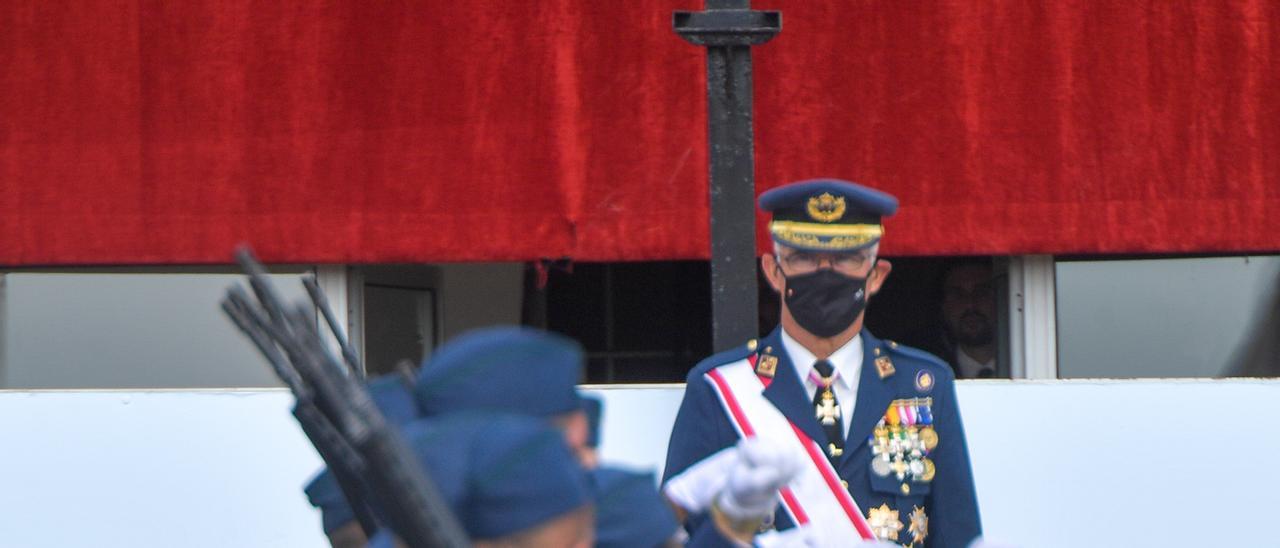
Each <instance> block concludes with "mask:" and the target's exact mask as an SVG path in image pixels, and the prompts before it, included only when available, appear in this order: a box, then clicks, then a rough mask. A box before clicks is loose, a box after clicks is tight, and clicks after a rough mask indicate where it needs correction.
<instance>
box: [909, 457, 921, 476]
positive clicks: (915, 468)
mask: <svg viewBox="0 0 1280 548" xmlns="http://www.w3.org/2000/svg"><path fill="white" fill-rule="evenodd" d="M907 467H908V468H909V469H910V470H911V475H912V476H915V477H917V478H919V477H922V476H924V462H922V461H921V460H920V459H912V460H911V463H910V464H908V465H907Z"/></svg>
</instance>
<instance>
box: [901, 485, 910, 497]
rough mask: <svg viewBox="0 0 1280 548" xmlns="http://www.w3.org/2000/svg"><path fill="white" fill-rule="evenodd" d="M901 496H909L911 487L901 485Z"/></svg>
mask: <svg viewBox="0 0 1280 548" xmlns="http://www.w3.org/2000/svg"><path fill="white" fill-rule="evenodd" d="M902 494H904V495H910V494H911V486H910V485H907V484H905V483H904V484H902Z"/></svg>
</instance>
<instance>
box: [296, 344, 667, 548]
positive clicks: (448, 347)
mask: <svg viewBox="0 0 1280 548" xmlns="http://www.w3.org/2000/svg"><path fill="white" fill-rule="evenodd" d="M584 362H585V356H584V354H583V352H582V349H581V347H580V346H579V345H578V344H577V343H576V342H574V341H572V340H570V339H568V338H565V337H563V336H560V335H555V334H553V333H548V332H545V331H539V330H535V329H529V328H521V327H492V328H484V329H477V330H474V331H470V332H468V333H465V334H463V335H460V336H459V337H457V338H455V339H454V340H452V341H450V342H449V343H447V344H445V345H444V346H442V347H441V348H440V349H439V350H438V351H437V352H436V353H435V354H434V355H433V356H432V357H431V358H430V359H429V360H428V361H427V363H426V364H424V366H423V367H422V369H421V370H420V372H419V374H418V378H417V382H416V385H415V387H414V388H413V391H412V392H409V391H408V389H407V388H405V387H404V386H403V385H402V384H398V383H389V382H388V383H384V382H381V381H371V383H370V386H369V388H370V391H371V395H372V396H373V399H374V401H375V402H376V403H377V404H378V407H379V408H380V409H382V410H383V412H384V414H387V415H388V417H389V418H390V419H392V420H393V422H395V423H396V424H400V425H404V424H406V423H408V422H409V421H410V420H412V419H413V418H414V417H415V416H421V417H425V418H427V419H437V418H449V417H452V416H454V415H458V414H471V413H476V412H496V413H506V414H516V415H522V416H525V417H531V418H536V419H540V420H542V421H543V422H544V424H545V422H546V420H548V419H555V418H557V417H565V416H567V415H569V414H572V413H576V412H579V411H582V410H583V409H584V407H586V410H588V411H591V409H590V405H589V404H584V402H583V400H582V398H581V397H580V395H579V394H578V392H577V388H576V383H577V381H578V379H579V378H581V375H582V367H583V364H584ZM597 403H598V402H597ZM595 411H596V412H595V413H594V414H595V419H596V421H597V422H596V427H598V419H599V409H598V405H597V406H596V409H595ZM590 414H591V413H588V415H590ZM597 439H598V434H597V433H595V432H589V433H588V439H587V440H586V441H587V443H589V444H592V445H594V441H595V440H597ZM571 449H576V448H571ZM576 463H577V461H576V460H575V461H574V464H575V465H576ZM654 483H655V482H654V481H653V479H652V476H648V475H642V474H635V473H630V472H623V471H617V470H610V469H599V470H596V471H594V472H593V473H591V474H590V481H589V482H588V487H589V488H590V490H591V493H592V494H593V496H594V497H596V498H598V499H601V500H599V501H598V506H599V508H598V510H597V512H596V527H597V536H598V538H599V541H598V543H597V544H598V545H600V546H645V545H657V544H660V543H661V542H662V541H663V540H665V539H666V538H669V537H670V536H671V534H672V533H674V532H675V530H676V527H677V526H676V524H675V518H674V516H673V515H672V513H671V511H670V509H669V508H667V507H666V505H665V503H663V501H662V499H661V497H660V496H659V495H658V493H657V490H656V486H655V484H654ZM306 491H307V495H308V497H309V498H310V500H311V501H312V504H314V505H315V506H317V507H318V508H320V509H321V513H322V519H323V522H324V527H325V532H326V534H327V533H331V532H333V531H334V530H336V529H338V528H340V527H342V526H344V525H346V524H348V523H351V522H352V520H353V519H354V515H353V513H352V510H351V508H350V505H349V504H348V503H347V501H346V499H345V498H344V497H343V496H342V493H341V490H339V489H338V486H337V482H336V481H334V480H333V478H332V476H331V475H330V474H329V473H328V472H324V473H322V474H321V475H320V476H319V477H317V478H316V480H315V481H313V482H312V484H311V485H309V486H308V487H307V489H306ZM508 510H509V511H512V512H516V511H518V509H517V508H508ZM664 530H665V532H663V531H664ZM374 540H378V541H380V542H385V541H386V539H385V538H383V539H374Z"/></svg>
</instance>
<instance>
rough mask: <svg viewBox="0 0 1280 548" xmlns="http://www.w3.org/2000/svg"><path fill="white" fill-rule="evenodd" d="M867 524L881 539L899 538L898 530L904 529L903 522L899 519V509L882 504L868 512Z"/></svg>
mask: <svg viewBox="0 0 1280 548" xmlns="http://www.w3.org/2000/svg"><path fill="white" fill-rule="evenodd" d="M867 525H868V526H870V527H871V532H872V533H875V535H876V538H878V539H880V540H898V531H901V530H902V522H901V521H898V511H897V510H893V509H890V508H889V505H888V504H881V505H880V507H879V508H872V509H871V510H870V511H868V512H867Z"/></svg>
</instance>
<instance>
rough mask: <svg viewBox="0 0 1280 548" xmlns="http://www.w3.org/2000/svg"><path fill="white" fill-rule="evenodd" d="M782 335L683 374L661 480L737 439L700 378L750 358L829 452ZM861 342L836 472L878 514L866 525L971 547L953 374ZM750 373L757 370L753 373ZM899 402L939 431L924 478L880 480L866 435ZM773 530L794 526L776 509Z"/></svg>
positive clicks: (973, 524) (775, 397)
mask: <svg viewBox="0 0 1280 548" xmlns="http://www.w3.org/2000/svg"><path fill="white" fill-rule="evenodd" d="M780 329H781V328H779V329H776V330H774V332H773V333H771V334H769V336H768V337H765V338H763V339H761V340H759V341H752V342H751V343H748V344H746V345H744V346H742V347H739V348H736V349H732V350H728V351H725V352H721V353H719V354H716V355H714V356H711V357H710V358H707V359H705V360H703V361H702V362H701V363H699V364H698V365H697V366H696V367H694V369H693V370H692V371H690V372H689V377H688V379H687V382H688V384H687V386H686V388H685V394H684V400H683V401H682V402H681V404H680V412H679V414H678V415H677V416H676V423H675V427H674V429H673V430H672V432H671V442H670V445H669V447H668V449H667V465H666V469H665V473H664V478H663V480H664V481H666V479H668V478H671V477H673V476H675V475H676V474H679V473H680V472H683V471H684V470H685V469H687V468H689V466H691V465H693V464H694V463H696V462H698V461H699V460H702V459H703V458H705V457H707V456H709V455H711V454H712V453H715V452H716V451H719V450H720V449H723V448H725V447H728V446H731V445H733V444H735V443H737V440H738V435H737V433H736V432H735V431H734V428H733V425H732V424H731V423H730V422H729V418H728V417H727V416H726V414H725V412H724V411H723V408H722V407H721V404H720V401H719V399H718V398H717V397H716V394H715V392H713V391H712V389H711V386H710V385H709V384H708V383H707V381H706V380H705V378H704V375H705V374H706V373H707V372H708V371H710V370H711V369H713V368H716V367H719V366H722V365H726V364H729V363H733V362H737V361H739V360H743V359H748V358H751V357H752V356H753V355H755V359H756V363H757V364H760V363H765V364H768V365H770V366H772V367H773V368H774V369H775V370H774V371H773V378H772V381H771V382H770V384H769V386H768V388H764V389H763V390H764V396H765V398H766V399H767V400H768V401H769V402H770V403H772V404H773V405H774V407H776V408H777V409H778V410H779V411H780V412H782V414H783V415H784V416H786V417H787V418H788V419H789V420H790V421H791V423H792V424H793V425H795V426H796V427H797V428H799V429H800V430H802V431H803V432H805V433H806V434H808V436H809V437H810V438H812V439H813V440H814V441H816V442H817V443H818V445H819V446H820V447H827V445H828V444H827V436H826V434H825V433H824V431H823V429H822V427H821V425H820V424H819V423H818V420H817V418H816V417H815V414H814V408H813V404H812V401H813V394H810V393H808V391H807V390H806V389H805V387H804V384H802V383H801V381H800V377H799V375H798V374H797V373H796V369H795V366H793V365H792V363H791V359H790V358H789V357H788V356H787V353H786V350H785V349H784V347H783V345H782V336H781V331H780ZM862 344H863V362H862V371H861V377H860V379H859V381H858V393H857V400H856V402H855V403H854V410H853V416H852V418H851V421H850V424H849V435H848V438H847V439H846V440H845V447H844V452H843V454H842V455H841V456H840V457H837V458H836V461H835V462H836V472H837V474H839V476H840V479H841V480H843V481H844V482H846V483H847V486H848V489H849V493H850V494H851V495H852V496H853V500H854V501H855V502H857V504H858V508H860V509H861V510H862V512H863V515H864V517H866V516H868V515H869V514H873V513H874V514H875V515H874V516H871V517H874V518H875V519H874V520H871V519H869V521H871V522H872V523H871V525H872V527H873V528H874V527H876V525H881V526H882V527H883V529H881V531H886V530H887V531H892V532H893V533H896V535H897V538H896V539H894V540H895V541H896V542H898V543H901V544H904V545H910V544H914V545H915V546H928V547H953V546H954V547H962V546H966V545H968V544H969V542H970V541H972V540H973V539H974V538H976V537H978V536H980V535H981V534H982V525H981V522H980V520H979V517H978V501H977V497H976V495H975V493H974V487H973V474H972V472H971V469H970V466H969V450H968V447H967V445H966V443H965V437H964V426H963V425H962V424H961V420H960V412H959V408H958V406H957V405H956V394H955V382H954V375H953V373H952V371H951V368H950V367H948V366H947V365H946V363H945V362H943V361H942V360H939V359H938V358H937V357H935V356H933V355H931V354H928V353H926V352H923V351H921V350H917V349H914V348H910V347H906V346H902V345H899V344H897V343H894V342H892V341H884V340H880V339H877V338H876V337H875V336H873V335H872V334H871V333H870V332H868V331H867V330H865V329H864V330H863V331H862ZM769 356H772V358H770V357H769ZM757 372H763V371H762V370H761V369H760V368H759V367H757ZM899 400H905V401H908V402H911V401H914V402H919V403H922V404H923V403H924V402H928V403H929V407H928V409H927V410H925V413H926V414H931V415H932V417H931V425H930V426H932V427H933V429H934V431H935V432H936V433H937V443H936V446H934V447H933V448H932V450H931V451H929V452H928V454H927V458H928V459H929V461H930V462H931V463H932V464H933V470H932V471H931V473H930V474H928V475H927V476H920V475H916V476H912V475H910V474H908V475H907V476H906V477H905V478H904V479H899V477H898V476H897V474H896V473H887V474H885V473H884V468H883V467H881V468H880V473H877V472H875V471H873V470H872V457H873V451H872V447H871V444H870V443H869V441H868V439H869V438H873V433H874V432H876V431H877V425H884V424H885V423H884V422H882V421H883V420H884V419H885V417H886V411H887V410H888V409H889V407H890V404H893V403H895V402H897V401H899ZM928 476H931V477H928ZM924 479H928V481H924ZM704 521H705V520H703V519H701V518H700V517H695V518H693V519H691V520H690V522H689V524H688V525H689V528H690V531H691V532H693V531H696V530H698V529H699V527H700V526H701V525H703V522H704ZM815 525H817V526H819V527H820V526H821V525H820V524H815ZM775 526H776V527H777V528H778V529H788V528H791V527H792V526H793V525H792V523H791V521H790V518H789V517H788V516H787V514H786V513H785V512H784V511H782V510H781V509H779V511H778V512H777V515H776V516H775ZM921 532H923V534H921Z"/></svg>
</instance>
